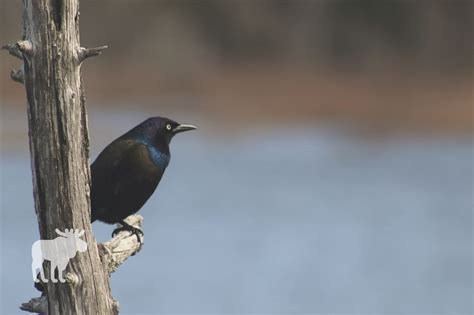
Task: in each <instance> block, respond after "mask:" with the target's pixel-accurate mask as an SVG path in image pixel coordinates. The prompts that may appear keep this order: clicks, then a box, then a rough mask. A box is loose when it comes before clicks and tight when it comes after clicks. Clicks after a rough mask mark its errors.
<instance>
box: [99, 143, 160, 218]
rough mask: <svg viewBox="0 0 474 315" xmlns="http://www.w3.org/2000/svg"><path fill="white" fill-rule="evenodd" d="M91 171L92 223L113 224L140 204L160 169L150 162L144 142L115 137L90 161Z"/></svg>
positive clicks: (155, 181)
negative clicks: (98, 221)
mask: <svg viewBox="0 0 474 315" xmlns="http://www.w3.org/2000/svg"><path fill="white" fill-rule="evenodd" d="M91 174H92V186H91V203H92V222H93V221H95V220H96V219H98V220H101V221H104V222H107V223H116V222H118V221H120V220H122V219H124V218H126V217H127V216H129V215H131V214H133V213H135V212H137V211H138V210H139V209H140V208H141V207H142V206H143V204H144V203H145V202H146V201H147V200H148V198H149V197H150V196H151V194H152V193H153V191H154V190H155V188H156V186H157V184H158V182H159V180H160V179H161V175H162V172H161V173H160V171H159V170H158V169H157V167H156V166H155V165H154V164H153V162H152V161H151V159H150V155H149V153H148V149H147V147H146V145H145V144H143V143H142V142H139V141H136V140H130V139H118V140H116V141H114V142H112V143H111V144H110V145H109V146H108V147H107V148H105V149H104V151H102V153H101V154H100V155H99V156H98V157H97V159H96V160H95V161H94V163H92V165H91Z"/></svg>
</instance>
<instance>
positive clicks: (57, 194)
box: [4, 0, 138, 314]
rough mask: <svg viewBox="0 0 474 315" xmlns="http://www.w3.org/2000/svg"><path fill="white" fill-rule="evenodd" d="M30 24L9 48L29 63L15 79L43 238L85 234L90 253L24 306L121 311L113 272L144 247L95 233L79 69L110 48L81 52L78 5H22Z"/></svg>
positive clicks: (49, 1)
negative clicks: (22, 96)
mask: <svg viewBox="0 0 474 315" xmlns="http://www.w3.org/2000/svg"><path fill="white" fill-rule="evenodd" d="M23 27H24V37H23V40H21V41H19V42H17V43H15V44H10V45H7V46H5V47H4V48H5V49H7V50H9V52H10V53H11V54H12V55H14V56H16V57H18V58H20V59H22V60H23V67H22V68H21V69H20V70H17V71H12V73H11V76H12V79H13V80H15V81H18V82H21V83H24V84H25V87H26V94H27V100H28V125H29V142H30V152H31V168H32V173H33V188H34V201H35V211H36V215H37V219H38V225H39V231H40V236H41V239H53V238H55V237H56V236H57V235H56V233H55V229H59V230H64V229H66V228H67V229H71V228H73V229H80V230H84V231H85V236H84V240H85V241H86V242H87V244H88V249H87V251H86V252H84V253H77V254H76V256H75V257H74V258H73V259H71V260H70V261H69V264H68V266H67V268H66V270H65V279H66V281H67V282H66V283H60V282H58V283H53V282H51V281H49V282H47V283H43V284H42V287H43V296H42V297H41V298H37V299H32V300H31V301H30V302H28V303H25V304H23V305H22V307H21V308H22V309H24V310H27V311H30V312H38V313H47V314H114V313H117V312H118V304H117V303H116V302H115V301H114V300H113V298H112V295H111V292H110V287H109V273H110V272H111V271H113V270H115V268H116V267H117V266H118V265H119V264H120V263H122V262H123V261H124V260H125V259H126V258H127V257H128V256H129V255H130V254H132V253H133V252H135V251H136V250H137V248H138V243H137V242H136V241H135V239H134V238H133V240H131V239H130V238H127V236H128V235H124V234H121V235H120V234H119V235H117V236H116V238H114V240H112V241H111V242H108V243H106V244H104V245H101V246H100V247H98V246H97V243H96V241H95V238H94V236H93V234H92V230H91V224H90V198H89V192H90V171H89V165H88V148H89V138H88V131H87V115H86V108H85V102H84V91H83V88H82V84H81V69H80V68H81V63H82V62H83V61H84V60H85V59H86V58H88V57H90V56H94V55H98V54H100V52H101V50H102V49H104V48H106V47H99V48H95V49H84V48H81V47H80V43H79V0H67V1H66V0H23ZM135 220H136V218H135ZM135 223H137V222H135ZM120 242H125V244H126V246H125V247H126V249H125V252H126V254H125V255H124V252H123V251H121V252H120V253H118V254H117V253H115V252H114V248H116V247H117V246H119V244H118V243H120ZM122 245H123V244H122ZM122 249H123V246H122ZM45 265H46V266H45V267H46V268H45V269H46V274H47V275H49V274H50V270H48V268H47V267H48V264H45Z"/></svg>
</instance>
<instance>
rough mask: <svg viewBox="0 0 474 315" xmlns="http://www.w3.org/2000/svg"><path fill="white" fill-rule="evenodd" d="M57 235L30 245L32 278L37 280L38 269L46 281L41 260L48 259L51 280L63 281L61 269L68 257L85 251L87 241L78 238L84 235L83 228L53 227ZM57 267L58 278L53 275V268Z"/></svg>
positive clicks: (67, 261)
mask: <svg viewBox="0 0 474 315" xmlns="http://www.w3.org/2000/svg"><path fill="white" fill-rule="evenodd" d="M55 231H56V233H57V234H58V235H59V237H56V238H55V239H54V240H39V241H36V242H34V243H33V246H31V256H32V257H33V263H32V264H31V271H32V272H33V280H34V281H35V282H39V279H38V277H37V275H38V274H37V271H38V269H39V271H40V273H39V275H40V278H41V281H43V282H48V279H46V278H45V276H44V270H43V261H44V260H49V261H50V262H51V281H52V282H54V283H56V282H58V279H59V281H60V282H62V283H64V282H66V280H65V279H64V278H63V271H64V269H66V266H67V264H68V263H69V259H71V258H73V257H74V256H76V253H77V252H81V253H82V252H85V251H86V250H87V243H86V242H85V241H83V240H82V239H80V237H81V236H82V235H84V230H82V231H79V230H75V231H74V230H73V229H70V230H68V229H66V230H64V232H61V231H60V230H58V229H55ZM56 268H57V269H58V279H56V278H55V277H54V270H55V269H56Z"/></svg>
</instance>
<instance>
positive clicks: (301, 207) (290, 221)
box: [0, 112, 473, 314]
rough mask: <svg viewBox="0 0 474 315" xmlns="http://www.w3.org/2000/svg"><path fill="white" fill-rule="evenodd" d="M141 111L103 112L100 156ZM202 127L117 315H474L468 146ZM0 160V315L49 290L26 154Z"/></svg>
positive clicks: (160, 201) (176, 157) (120, 279)
mask: <svg viewBox="0 0 474 315" xmlns="http://www.w3.org/2000/svg"><path fill="white" fill-rule="evenodd" d="M105 116H107V117H105ZM145 117H146V116H143V115H140V114H127V115H123V116H120V115H119V114H117V116H116V117H110V116H109V115H105V114H104V113H100V112H98V113H92V114H91V118H90V124H91V138H92V157H95V156H96V155H97V153H98V151H99V150H100V149H101V148H103V147H104V146H105V145H106V144H107V143H109V142H110V141H111V140H113V138H114V137H116V136H118V135H120V134H121V133H122V132H125V131H126V130H127V129H129V127H131V126H133V125H135V124H136V123H138V122H140V121H141V120H142V119H144V118H145ZM198 120H199V119H198ZM104 121H105V122H104ZM203 121H205V120H203ZM186 122H194V121H186ZM196 124H198V123H197V122H196ZM198 125H199V124H198ZM199 126H200V130H199V131H197V132H195V133H193V134H191V133H189V134H186V135H182V136H179V139H178V137H177V138H176V139H174V141H173V143H172V159H171V163H170V166H169V167H168V169H167V171H166V174H165V176H164V179H163V181H162V183H161V184H160V186H159V188H158V190H157V192H156V193H155V194H154V195H153V197H152V198H151V199H150V201H149V202H148V203H147V204H146V205H145V207H144V208H143V209H142V211H141V212H140V213H141V214H142V215H143V216H144V217H145V225H144V231H145V246H144V248H143V250H142V251H141V252H140V253H139V254H138V255H136V256H134V257H131V258H130V259H129V260H128V261H127V262H126V263H125V264H124V265H123V266H122V267H120V269H119V270H118V271H117V272H116V273H114V274H113V275H112V290H113V294H114V296H115V298H116V299H117V300H118V301H119V302H120V304H121V311H122V312H121V313H122V314H153V313H239V314H242V313H347V314H349V313H359V314H368V313H371V314H374V313H378V314H382V313H384V314H388V313H391V314H394V313H396V314H414V313H424V314H435V313H436V314H441V313H443V314H468V313H472V312H473V305H472V296H473V270H472V267H473V255H472V254H473V239H472V236H473V234H472V231H473V221H472V217H473V199H472V193H473V165H472V163H473V160H472V158H473V156H472V139H471V138H469V137H458V136H452V137H428V136H424V137H423V136H413V135H409V134H407V135H400V136H394V137H389V138H382V139H377V138H374V139H372V140H369V139H363V138H360V137H357V136H350V135H349V134H347V133H346V132H341V131H340V130H338V129H337V128H331V127H313V126H309V125H308V126H304V125H300V126H292V125H291V126H282V127H281V128H276V129H271V130H265V131H262V129H260V130H259V131H257V130H255V131H252V130H251V129H250V130H249V131H247V132H244V133H240V134H239V135H238V136H237V135H234V134H233V133H232V132H231V131H230V132H227V133H226V134H224V135H222V136H221V137H214V136H212V135H211V136H210V134H212V133H213V131H212V130H208V129H206V128H207V126H206V124H205V123H201V124H200V125H199ZM25 128H26V126H25ZM0 161H1V295H0V296H1V308H0V313H2V314H16V313H19V310H18V306H19V305H20V304H21V303H22V302H25V301H27V300H28V299H29V298H30V297H34V296H38V292H37V291H36V290H35V289H34V288H33V285H32V280H31V275H30V264H31V258H30V248H31V244H32V243H33V242H34V241H35V240H36V239H37V237H38V231H37V226H36V219H35V217H34V210H33V201H32V193H31V190H32V188H31V175H30V165H29V157H28V153H27V152H26V151H25V150H9V151H6V152H2V157H1V160H0ZM93 228H94V231H95V232H96V234H97V238H98V239H99V240H105V239H107V238H108V236H109V234H110V232H111V231H112V229H113V228H112V226H107V225H105V224H101V223H95V224H94V225H93Z"/></svg>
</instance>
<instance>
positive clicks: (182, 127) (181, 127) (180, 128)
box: [173, 125, 196, 133]
mask: <svg viewBox="0 0 474 315" xmlns="http://www.w3.org/2000/svg"><path fill="white" fill-rule="evenodd" d="M194 129H196V127H195V126H193V125H178V126H177V127H176V128H174V129H173V133H180V132H184V131H189V130H194Z"/></svg>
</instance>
